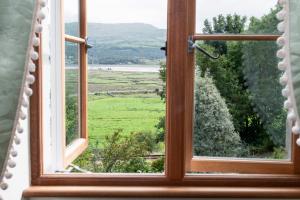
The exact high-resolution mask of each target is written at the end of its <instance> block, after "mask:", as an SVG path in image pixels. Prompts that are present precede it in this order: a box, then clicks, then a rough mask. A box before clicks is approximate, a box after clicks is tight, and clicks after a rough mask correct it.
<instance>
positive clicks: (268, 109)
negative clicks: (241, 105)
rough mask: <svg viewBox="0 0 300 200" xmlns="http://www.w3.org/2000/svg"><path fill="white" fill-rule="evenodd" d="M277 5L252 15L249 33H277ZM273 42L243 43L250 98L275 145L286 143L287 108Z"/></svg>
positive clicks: (244, 69)
mask: <svg viewBox="0 0 300 200" xmlns="http://www.w3.org/2000/svg"><path fill="white" fill-rule="evenodd" d="M279 10H280V8H279V6H277V7H276V8H275V9H272V10H271V11H270V13H269V14H267V15H265V16H263V17H262V18H260V19H257V18H254V17H252V18H251V23H250V25H249V29H248V30H247V32H248V33H257V34H278V31H277V29H276V25H277V24H278V20H277V18H276V13H277V12H278V11H279ZM277 50H278V47H277V45H276V43H275V42H244V43H243V49H242V51H241V52H242V53H243V75H244V77H245V80H246V85H247V88H248V90H249V92H250V96H249V98H250V99H251V102H252V103H253V105H254V108H255V111H256V112H257V113H258V115H259V117H260V119H261V122H262V124H263V126H264V127H265V130H266V132H267V133H268V134H269V135H270V136H271V138H272V141H273V142H274V143H275V144H276V145H280V146H284V145H285V129H286V112H285V111H284V109H283V107H282V105H283V101H284V98H283V97H282V95H281V90H282V86H281V85H280V84H279V77H280V76H281V72H280V71H279V70H277V68H276V66H277V63H278V59H277V58H276V51H277Z"/></svg>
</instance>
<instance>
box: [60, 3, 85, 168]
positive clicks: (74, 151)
mask: <svg viewBox="0 0 300 200" xmlns="http://www.w3.org/2000/svg"><path fill="white" fill-rule="evenodd" d="M63 4H64V1H63V0H62V1H61V7H62V9H61V12H62V16H63V15H64V8H63ZM79 15H80V16H79V28H80V33H79V34H80V37H76V36H71V35H67V34H65V22H64V19H63V18H61V22H62V28H61V29H62V36H61V37H62V38H63V41H62V66H64V67H63V68H62V72H61V73H62V78H63V81H62V83H63V84H65V58H64V55H65V42H66V41H67V42H71V43H76V44H78V45H79V54H78V55H79V56H78V59H79V63H78V65H79V69H80V70H79V74H80V76H79V77H80V79H79V84H80V88H79V94H80V101H79V104H80V105H79V106H78V107H79V124H80V125H79V127H80V130H79V134H80V137H79V138H78V139H75V140H74V141H72V143H71V144H70V145H68V146H66V130H65V91H64V90H62V98H63V99H62V102H63V106H62V107H63V108H62V110H63V111H62V114H63V117H62V119H63V131H62V133H63V134H62V142H61V145H62V147H63V148H62V150H63V155H62V157H63V159H62V160H63V167H67V166H68V165H69V164H70V163H72V162H73V161H74V160H75V159H76V158H77V157H78V156H80V155H81V154H82V153H83V152H84V151H85V150H86V148H87V147H88V130H87V95H88V89H87V48H86V38H87V21H86V0H80V1H79ZM62 88H65V86H64V85H63V86H62Z"/></svg>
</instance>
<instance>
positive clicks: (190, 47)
mask: <svg viewBox="0 0 300 200" xmlns="http://www.w3.org/2000/svg"><path fill="white" fill-rule="evenodd" d="M194 49H196V50H197V51H199V52H200V53H203V54H204V55H206V56H207V57H209V58H210V59H213V60H217V59H219V58H220V54H219V55H217V56H215V55H211V54H210V53H208V52H207V51H206V50H205V49H203V48H201V47H200V46H199V45H197V44H196V42H194V40H193V38H192V36H190V37H189V39H188V52H189V53H193V52H194Z"/></svg>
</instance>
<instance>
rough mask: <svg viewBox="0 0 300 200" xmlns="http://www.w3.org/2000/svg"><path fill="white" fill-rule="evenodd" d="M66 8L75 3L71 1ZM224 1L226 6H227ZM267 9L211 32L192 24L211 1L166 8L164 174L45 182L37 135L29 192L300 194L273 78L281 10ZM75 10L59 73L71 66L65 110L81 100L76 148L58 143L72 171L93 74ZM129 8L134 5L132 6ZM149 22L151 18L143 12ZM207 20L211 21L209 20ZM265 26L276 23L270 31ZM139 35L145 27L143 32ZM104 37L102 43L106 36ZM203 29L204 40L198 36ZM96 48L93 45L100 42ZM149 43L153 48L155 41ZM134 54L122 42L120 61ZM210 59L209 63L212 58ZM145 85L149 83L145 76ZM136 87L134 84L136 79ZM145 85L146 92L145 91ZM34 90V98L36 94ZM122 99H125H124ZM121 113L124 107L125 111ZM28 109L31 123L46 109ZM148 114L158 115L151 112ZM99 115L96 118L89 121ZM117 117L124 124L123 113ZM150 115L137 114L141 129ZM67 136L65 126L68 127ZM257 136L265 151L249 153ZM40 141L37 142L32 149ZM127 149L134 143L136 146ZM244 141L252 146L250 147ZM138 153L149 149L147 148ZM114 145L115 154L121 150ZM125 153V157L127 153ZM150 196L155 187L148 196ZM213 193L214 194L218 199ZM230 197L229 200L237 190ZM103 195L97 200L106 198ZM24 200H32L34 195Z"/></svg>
mask: <svg viewBox="0 0 300 200" xmlns="http://www.w3.org/2000/svg"><path fill="white" fill-rule="evenodd" d="M65 2H69V1H67V0H65ZM72 2H73V1H72ZM74 2H77V1H74ZM74 2H73V4H74ZM129 2H131V1H129ZM145 2H146V1H145ZM223 2H226V0H224V1H222V3H223ZM266 2H268V3H266V4H263V3H261V2H260V1H256V3H253V4H251V3H249V5H248V4H247V13H245V15H248V17H251V16H253V15H252V14H253V13H251V12H250V11H249V10H252V11H254V10H256V9H257V6H258V5H260V4H261V5H264V6H265V7H264V10H263V11H262V13H261V14H256V15H255V16H256V18H255V17H253V18H251V21H247V20H246V19H244V18H243V17H242V16H238V15H235V14H234V13H230V14H231V15H230V14H229V15H227V13H226V12H227V11H224V13H225V15H224V16H221V15H219V16H217V17H216V18H215V19H213V21H212V22H211V24H210V21H209V20H208V21H204V20H203V21H201V22H199V21H198V17H197V15H196V13H197V14H198V12H199V13H200V14H201V12H200V10H199V11H197V12H196V10H197V9H196V8H206V6H207V5H208V4H209V3H208V1H204V0H198V1H196V0H183V1H176V0H171V1H168V26H167V30H166V31H167V46H166V47H165V48H163V49H165V50H166V51H167V52H166V55H167V61H166V67H165V68H163V70H164V71H162V70H161V72H163V73H164V76H165V77H164V78H165V79H163V81H165V83H166V86H165V88H164V87H162V90H157V91H156V92H162V93H160V94H165V96H164V95H162V97H163V98H165V103H166V116H165V117H166V118H165V130H164V131H165V138H166V140H165V141H164V142H163V143H164V144H165V149H164V148H163V153H164V154H163V156H162V157H163V161H164V170H163V173H159V174H153V173H148V174H147V173H144V172H143V173H140V171H138V172H135V173H130V174H124V173H123V174H120V173H115V172H118V171H112V170H111V171H110V172H113V173H103V172H101V173H98V172H96V173H93V174H92V175H90V174H85V173H80V174H79V173H67V174H65V173H61V172H59V173H44V172H43V167H42V164H43V156H42V155H41V154H39V153H36V152H41V149H42V148H43V145H40V141H41V140H40V139H41V137H42V134H43V133H41V132H40V131H38V129H37V131H34V133H33V134H34V136H35V137H34V139H32V143H33V144H32V150H31V151H32V163H35V161H37V162H36V163H40V165H36V164H33V167H32V172H33V176H32V184H33V185H61V186H66V185H67V186H72V185H78V183H79V184H80V185H82V186H92V185H93V186H95V185H97V186H136V187H137V186H149V187H150V186H151V187H152V186H166V188H165V189H166V193H164V195H165V196H172V195H174V194H171V192H170V190H168V189H169V188H168V186H186V187H190V186H193V187H196V186H199V187H200V186H207V187H208V186H213V187H217V186H223V187H224V186H225V187H233V186H234V187H244V188H241V190H240V191H247V192H246V193H243V194H244V195H245V196H246V195H249V194H252V195H253V196H255V195H259V194H255V189H253V191H252V192H250V190H247V188H245V187H251V188H257V187H262V188H263V187H269V188H270V187H291V186H299V175H298V173H299V156H300V155H299V153H300V152H299V148H298V147H297V146H296V142H295V137H294V136H293V135H292V134H291V126H292V124H289V123H286V121H285V118H286V112H285V111H284V109H283V108H282V104H283V101H282V102H281V100H282V99H281V96H279V95H281V94H279V95H278V91H281V86H280V85H278V80H279V77H280V72H278V71H277V70H278V69H276V66H277V62H278V60H277V58H276V45H275V41H276V40H277V38H278V37H279V33H278V32H277V31H276V26H277V23H278V21H277V19H276V17H275V13H276V12H277V11H276V9H277V10H279V6H278V5H277V4H276V3H275V2H274V1H266ZM131 3H132V2H131ZM129 4H130V3H129ZM79 5H80V6H79V7H80V9H79V10H80V12H79V13H80V14H79V16H80V19H81V20H80V23H79V25H78V24H77V25H78V26H77V25H76V23H74V24H73V23H72V24H68V26H72V29H70V30H72V32H66V33H65V32H64V31H63V34H64V36H63V38H64V40H63V49H65V50H64V52H65V53H66V55H67V56H65V59H64V60H63V61H64V63H63V66H66V64H68V65H71V66H70V67H67V66H66V67H65V68H63V69H64V70H63V71H64V74H65V75H64V76H63V77H65V79H64V84H65V86H66V87H64V90H65V91H64V93H63V94H64V95H63V96H64V97H63V102H64V105H66V103H67V102H68V101H70V99H68V98H67V97H68V95H67V91H69V90H72V91H73V92H72V93H73V94H76V95H71V97H72V101H75V102H77V103H75V105H77V106H76V108H75V109H73V108H72V112H73V113H70V114H74V113H75V114H76V116H79V117H78V118H76V121H74V124H75V126H74V127H75V128H74V129H73V130H75V131H72V133H71V134H70V135H72V134H74V138H75V140H73V139H71V140H69V139H68V140H66V139H65V138H66V135H64V139H63V143H62V144H63V146H64V148H65V146H66V141H73V142H70V143H69V142H67V143H68V144H69V146H68V145H67V148H65V149H66V150H65V152H67V155H68V156H67V162H66V163H65V164H66V165H67V164H70V162H72V161H73V160H74V159H75V158H77V157H78V155H80V154H81V153H82V152H83V151H84V149H85V148H86V145H87V139H88V135H87V123H86V120H87V118H88V116H87V105H88V102H87V95H88V94H87V93H88V89H87V87H88V84H89V81H88V78H87V74H88V67H87V65H86V63H87V62H88V61H87V58H86V50H87V48H86V46H87V45H86V32H87V30H86V27H87V22H86V19H85V15H86V12H85V11H84V10H82V9H84V8H86V6H85V0H81V1H80V3H79ZM132 5H133V4H130V6H132ZM236 5H238V6H240V7H243V6H244V5H243V4H238V3H237V2H235V4H234V5H232V6H231V7H232V8H233V7H235V6H236ZM135 6H136V5H135ZM251 6H252V7H251ZM262 7H263V6H262ZM270 8H273V9H274V10H271V9H270ZM209 9H213V8H209ZM209 9H208V8H207V9H206V10H209ZM241 10H245V9H241ZM248 12H249V13H250V14H249V13H248ZM111 13H113V12H111ZM127 13H129V12H127ZM145 15H147V13H146V12H145ZM241 15H243V13H241ZM206 17H207V15H205V18H206ZM268 20H270V23H269V21H268ZM199 23H200V24H203V25H200V28H197V27H196V24H199ZM268 23H269V24H268ZM143 27H144V28H147V27H146V26H143ZM102 28H103V29H101V30H102V33H103V34H104V33H105V31H104V27H102ZM148 28H149V29H147V30H148V32H149V33H153V32H151V31H153V27H152V28H150V27H148ZM131 29H132V30H133V29H134V27H133V26H132V28H131ZM201 29H203V30H204V32H201ZM76 30H77V31H76ZM79 30H80V31H79ZM94 30H95V29H94ZM115 31H120V29H118V28H117V29H115ZM106 36H107V38H106V40H102V41H101V42H102V44H104V46H105V45H106V44H107V43H108V42H111V41H110V40H111V36H112V34H108V35H106ZM147 36H149V35H147ZM157 37H159V35H158V36H157ZM132 38H134V39H136V38H137V37H136V35H131V37H128V38H127V39H128V41H129V40H130V39H132ZM119 39H120V38H119ZM151 39H152V38H151ZM91 41H92V42H95V43H96V42H97V40H91ZM115 42H116V43H117V42H119V41H115ZM140 42H141V41H140ZM148 42H150V43H151V45H153V46H154V47H155V48H157V46H155V41H154V40H149V41H148ZM150 43H148V46H151V45H150ZM131 45H132V46H131V48H133V46H134V45H136V43H132V44H131ZM146 46H147V45H146ZM153 46H152V47H153ZM196 47H198V50H200V53H199V54H198V53H197V54H196V50H195V48H196ZM128 49H129V48H128V47H126V45H125V44H124V43H122V42H121V43H120V44H119V43H118V50H121V51H122V53H124V52H125V53H126V51H128ZM109 50H111V49H109V48H107V49H106V51H103V52H102V54H101V56H104V57H103V59H108V58H111V57H113V56H114V55H113V54H106V53H107V52H109ZM68 51H73V52H74V54H73V53H68ZM90 53H91V57H89V59H88V60H89V62H90V63H93V62H97V58H96V56H97V52H95V51H91V52H90ZM143 53H145V52H143ZM143 53H142V54H143ZM210 54H211V56H209V55H210ZM130 55H133V54H130ZM105 56H106V57H105ZM207 56H209V57H210V58H209V57H207ZM125 57H126V56H125ZM127 57H128V55H127ZM214 57H215V58H216V59H214ZM108 60H109V59H108ZM119 62H120V63H122V62H123V61H122V60H120V61H119ZM105 64H107V63H105ZM93 70H94V73H95V74H97V73H98V74H103V73H102V70H103V67H102V68H101V66H100V67H99V68H97V70H95V69H93ZM105 70H107V71H108V72H110V71H113V70H111V69H110V67H109V66H105ZM147 70H149V68H147ZM95 74H94V75H95ZM124 77H129V75H128V74H123V75H122V76H119V77H118V80H121V82H119V84H120V85H121V86H122V87H123V88H124V79H123V78H124ZM147 77H148V78H149V76H147ZM106 78H107V77H106ZM144 79H145V76H141V77H140V80H139V81H143V80H144ZM103 80H105V77H104V79H103V77H102V79H101V81H103ZM107 80H109V83H107V82H106V83H105V84H107V85H108V86H107V87H106V88H108V87H112V84H114V83H113V81H112V78H111V77H109V78H108V79H107ZM97 81H99V80H95V79H93V83H98V84H103V82H97ZM131 81H132V82H134V84H138V82H137V80H131ZM69 83H71V84H70V86H71V87H70V88H71V89H70V88H68V87H67V86H68V84H69ZM142 83H143V84H146V83H145V82H142ZM147 84H148V83H147ZM227 84H228V85H227ZM164 89H165V90H164ZM36 91H37V92H35V93H34V94H35V95H36V94H37V93H38V92H39V90H36ZM120 92H121V91H117V92H115V93H112V92H106V93H105V94H104V93H103V91H102V93H101V92H93V95H97V97H93V98H94V99H96V100H97V101H100V100H101V98H102V95H106V96H107V95H109V96H116V95H118V94H119V93H120ZM148 92H149V91H148ZM164 92H165V93H164ZM123 93H124V91H122V94H123ZM99 96H100V97H99ZM131 97H132V96H131ZM33 98H34V99H33V100H34V101H42V98H41V97H40V96H38V95H37V96H34V97H33ZM102 99H103V98H102ZM122 100H124V98H123V99H122ZM105 102H106V103H107V104H106V105H108V104H109V103H112V100H111V99H110V100H108V101H105ZM92 105H94V104H92ZM122 105H123V104H122ZM148 105H151V106H153V105H154V103H153V102H152V103H151V102H150V103H148ZM113 107H114V106H111V107H110V109H113ZM125 107H126V106H123V108H125ZM279 107H280V108H279ZM95 108H96V107H95ZM95 108H93V109H95ZM31 109H32V110H33V111H36V112H32V113H33V114H35V115H37V114H39V112H38V111H37V109H40V108H39V107H36V106H33V107H32V108H31ZM64 109H65V108H64ZM145 109H146V108H145ZM151 109H152V110H155V109H154V108H153V107H152V108H151ZM134 110H136V109H135V108H132V109H131V111H134ZM156 110H157V109H156ZM94 111H95V110H92V112H94ZM163 111H164V110H163ZM117 112H119V113H118V114H120V115H122V110H119V111H117ZM131 113H133V112H131ZM162 113H163V112H162ZM68 114H69V113H68V111H67V112H66V114H65V117H64V119H65V120H64V123H66V122H67V119H68ZM132 116H134V115H133V114H130V115H128V116H127V118H130V117H132ZM149 116H150V115H149ZM149 116H142V115H139V116H138V117H137V119H136V120H140V119H141V118H142V119H143V118H147V117H149ZM123 117H124V116H123ZM34 119H35V120H36V119H38V118H34ZM101 120H104V118H102V117H101ZM117 120H120V119H117ZM124 126H125V128H127V127H126V126H129V125H128V124H127V125H126V124H125V125H124ZM64 127H66V126H65V125H64ZM33 128H36V127H33ZM33 130H35V129H33ZM275 133H276V134H275ZM134 136H137V135H134ZM72 137H73V135H72ZM93 137H94V134H93ZM117 137H119V135H118V134H115V138H117ZM257 137H261V138H260V139H259V140H260V141H259V142H261V143H259V144H260V145H256V146H255V145H252V146H250V144H254V143H256V142H257V141H254V140H256V139H258V138H257ZM36 138H38V139H39V140H36ZM90 138H91V137H90ZM93 139H94V138H93ZM110 139H112V138H110ZM140 139H141V140H139V141H142V142H144V141H145V140H144V139H145V138H144V137H142V138H140ZM110 141H112V140H110ZM125 141H127V143H130V144H132V143H131V142H132V140H125ZM262 141H263V142H262ZM247 142H249V144H247V145H245V143H247ZM76 144H78V146H76ZM112 144H113V145H114V144H116V143H112ZM142 144H143V145H144V143H142ZM82 145H83V147H82ZM264 145H266V146H264ZM268 145H269V146H268ZM116 146H118V143H117V145H116ZM101 148H102V147H101V145H99V150H101ZM261 149H263V150H261ZM125 150H127V149H126V148H124V151H125ZM68 152H70V153H68ZM74 152H75V153H74ZM114 152H119V153H122V151H110V153H111V154H112V155H114V154H113V153H114ZM96 153H99V151H93V153H92V154H93V155H95V154H96ZM64 155H66V154H64ZM99 155H102V154H101V153H100V154H99ZM139 155H140V154H139ZM114 156H117V155H114ZM151 156H152V157H151V159H153V157H154V155H151ZM100 157H101V156H100ZM133 157H134V156H133ZM140 157H143V156H140ZM140 157H139V160H140ZM126 158H127V157H126ZM134 158H135V157H134ZM82 159H85V158H84V157H83V158H82ZM128 159H131V158H128ZM81 161H82V160H81ZM134 161H136V159H134ZM79 162H80V161H79ZM119 163H120V162H119ZM94 164H96V165H98V164H99V165H101V164H102V163H101V162H94ZM66 165H65V166H66ZM93 167H95V166H93ZM82 171H83V170H82ZM82 171H81V172H82ZM122 172H123V171H122ZM250 175H251V176H250ZM287 180H288V181H287ZM148 189H149V188H148ZM152 189H153V188H150V189H149V191H150V190H152ZM156 189H157V187H156ZM206 189H207V188H206ZM227 189H228V188H227ZM163 190H164V189H163ZM217 190H218V189H217V188H216V190H214V191H217ZM225 190H226V189H225ZM225 190H224V191H225ZM153 191H154V192H153ZM157 191H158V190H155V189H154V190H152V193H151V192H150V193H149V194H150V196H151V194H152V195H153V194H154V193H155V192H157ZM168 191H169V192H168ZM224 191H223V192H224ZM237 191H238V190H237ZM261 191H262V193H261V196H263V195H264V194H265V193H264V192H269V193H268V194H271V193H272V192H274V191H277V190H276V188H274V189H272V190H263V189H262V190H261ZM56 192H57V190H56ZM181 192H182V194H189V195H190V196H197V195H198V194H201V191H200V190H198V189H195V190H186V191H181ZM189 192H190V193H189ZM202 192H204V193H205V192H207V190H205V189H204V190H203V191H202ZM231 192H232V193H233V191H232V190H231ZM71 193H72V192H71ZM95 193H97V192H95ZM98 193H99V194H101V189H100V190H99V191H98ZM225 193H226V191H225ZM225 193H222V194H225ZM232 193H231V194H232ZM27 194H29V195H30V190H29V191H28V193H27ZM107 194H108V193H106V195H107ZM110 194H111V196H114V195H116V194H113V191H111V193H110ZM231 194H230V192H229V193H227V195H228V196H231ZM239 194H240V193H239ZM274 194H275V193H274ZM276 194H278V193H276ZM120 195H124V193H120ZM127 195H128V196H130V195H129V194H127ZM206 197H207V196H206ZM239 197H240V196H239ZM247 197H249V196H247Z"/></svg>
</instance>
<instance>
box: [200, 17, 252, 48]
mask: <svg viewBox="0 0 300 200" xmlns="http://www.w3.org/2000/svg"><path fill="white" fill-rule="evenodd" d="M246 21H247V18H246V17H241V16H240V15H237V14H234V15H227V16H226V17H224V16H223V15H218V16H217V17H214V18H213V23H212V25H211V23H210V22H209V21H208V19H206V20H205V21H204V28H203V33H205V34H214V33H217V34H221V33H223V34H225V33H230V34H239V33H242V32H243V31H244V29H245V23H246ZM205 44H208V45H210V46H213V47H214V48H215V49H216V50H217V51H218V53H220V54H226V53H227V45H226V42H225V41H205Z"/></svg>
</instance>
